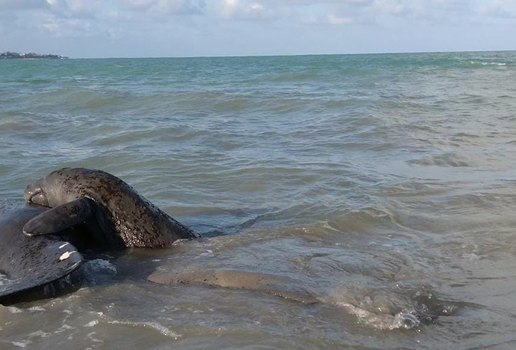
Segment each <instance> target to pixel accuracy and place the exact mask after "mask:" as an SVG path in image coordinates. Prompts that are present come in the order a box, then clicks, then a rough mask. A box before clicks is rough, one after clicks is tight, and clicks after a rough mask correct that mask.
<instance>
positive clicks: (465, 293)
mask: <svg viewBox="0 0 516 350" xmlns="http://www.w3.org/2000/svg"><path fill="white" fill-rule="evenodd" d="M0 148H1V151H0V152H1V158H0V215H5V214H6V213H9V212H12V211H14V210H16V209H17V208H20V207H23V206H24V202H23V197H22V195H23V191H24V189H25V186H27V184H29V183H31V182H33V181H34V180H37V179H38V178H40V177H42V176H44V175H46V174H47V173H49V172H50V171H52V170H54V169H58V168H61V167H79V166H80V167H88V168H96V169H102V170H105V171H108V172H110V173H112V174H114V175H116V176H118V177H120V178H122V179H123V180H125V181H126V182H127V183H129V184H130V185H132V186H133V187H134V188H135V189H136V190H137V191H138V192H139V193H140V194H141V195H143V196H145V197H146V198H147V199H149V200H150V201H152V202H153V203H155V204H156V205H158V206H159V207H160V208H162V209H163V210H164V211H166V212H167V213H169V214H170V215H172V216H173V217H174V218H176V219H177V220H179V221H181V222H182V223H184V224H186V225H188V226H190V227H191V228H192V229H193V230H195V231H197V232H198V233H200V234H201V235H203V236H204V238H202V239H199V240H195V241H187V242H182V243H180V244H178V245H177V246H175V247H173V248H171V249H164V250H145V249H134V250H128V251H126V252H122V253H115V252H105V253H103V254H102V255H100V256H98V257H97V258H96V259H94V260H91V261H89V262H88V263H86V264H85V267H86V269H85V270H86V271H87V272H86V274H85V278H84V283H83V286H82V287H81V288H80V289H79V290H77V291H75V292H72V293H69V294H66V295H64V296H61V297H58V298H54V299H44V300H39V301H33V302H27V303H22V304H15V305H11V306H0V348H1V349H20V348H24V349H45V348H47V349H54V348H55V349H57V348H62V349H64V348H68V349H170V348H178V349H514V348H516V332H515V329H516V328H515V327H516V326H515V325H516V52H481V53H475V52H472V53H430V54H427V53H421V54H420V53H417V54H375V55H328V56H285V57H234V58H177V59H176V58H163V59H98V60H96V59H84V60H82V59H69V60H3V61H0ZM0 244H1V242H0ZM205 269H225V270H230V271H232V270H236V271H239V272H241V271H243V272H249V273H264V274H272V275H274V276H277V277H278V278H279V279H280V280H281V279H284V281H285V288H286V289H288V288H290V287H291V286H289V284H291V283H294V282H295V283H296V284H297V285H298V286H303V287H306V288H309V289H310V290H312V291H313V293H314V295H315V296H316V298H317V300H318V302H317V303H313V304H307V303H302V302H298V301H295V300H290V299H286V298H282V297H280V296H277V295H274V294H271V293H268V292H267V291H261V290H246V289H230V288H222V287H216V286H206V285H197V284H186V285H179V286H177V285H160V284H155V283H152V282H150V281H148V280H147V276H148V275H149V274H151V273H152V272H153V271H156V270H157V271H178V270H187V271H203V270H205ZM293 281H294V282H293Z"/></svg>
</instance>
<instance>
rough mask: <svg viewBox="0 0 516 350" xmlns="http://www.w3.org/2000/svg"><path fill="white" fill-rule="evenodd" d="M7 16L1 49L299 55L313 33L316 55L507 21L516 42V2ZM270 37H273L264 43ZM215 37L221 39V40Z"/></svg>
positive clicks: (182, 2)
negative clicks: (49, 46)
mask: <svg viewBox="0 0 516 350" xmlns="http://www.w3.org/2000/svg"><path fill="white" fill-rule="evenodd" d="M0 16H1V18H0V34H1V37H2V44H3V45H4V47H0V51H2V50H8V49H9V50H16V47H17V46H20V47H22V46H23V47H31V46H38V47H39V46H41V45H43V42H44V41H45V40H47V41H48V42H54V43H55V45H56V47H59V45H60V44H59V43H62V45H64V46H66V45H76V46H75V47H80V45H81V44H80V43H81V42H82V40H81V39H85V41H89V42H91V44H90V45H92V46H91V47H92V48H91V50H92V51H93V52H95V45H97V43H98V45H99V47H100V46H102V47H103V48H106V47H108V48H111V47H113V52H115V51H116V48H117V47H118V46H120V47H124V49H125V50H126V51H127V52H128V51H129V50H130V48H131V47H134V51H135V52H137V51H138V48H139V47H142V46H144V47H150V48H153V47H156V50H166V48H169V47H174V48H175V47H179V46H181V47H183V48H185V50H194V51H188V52H191V53H193V52H195V53H196V54H197V53H204V54H209V52H210V51H209V49H207V48H209V47H211V48H215V49H216V50H219V47H220V50H222V49H223V47H222V46H223V45H226V46H227V47H228V48H230V49H231V50H232V51H231V53H232V54H237V53H238V50H239V48H240V47H245V48H246V49H247V51H246V52H253V53H259V52H260V48H259V47H258V46H256V48H254V46H253V45H259V44H258V43H259V42H263V43H264V44H263V45H266V44H265V43H267V42H277V44H276V45H277V47H279V48H280V49H282V48H285V50H289V51H288V52H293V51H294V49H293V48H292V47H290V46H289V45H291V43H294V42H299V47H303V48H306V50H310V46H309V44H306V43H305V44H302V43H304V41H305V40H308V39H307V38H312V39H310V40H312V41H311V44H310V45H312V47H317V48H318V51H317V52H321V51H324V50H323V49H322V48H323V45H324V44H325V45H327V47H330V48H331V49H332V50H336V49H335V48H336V47H340V46H339V45H341V46H342V45H344V44H348V43H351V42H352V41H353V40H355V42H360V44H361V45H358V44H357V45H355V46H353V47H354V48H356V47H358V48H359V49H360V50H363V51H366V50H372V51H374V50H376V49H374V48H373V49H368V46H367V44H368V42H369V43H372V44H370V45H376V44H377V43H380V44H382V45H387V44H386V42H387V41H385V40H383V41H382V40H381V39H379V38H381V37H382V36H383V35H387V33H389V35H390V37H391V38H398V37H402V36H403V35H405V34H406V33H405V32H407V31H411V32H412V33H411V34H412V37H414V38H416V37H419V38H420V37H422V36H423V34H421V33H416V31H417V30H420V31H426V32H430V31H431V30H433V29H432V28H437V27H438V28H442V29H440V32H439V33H446V32H448V33H449V32H452V31H454V29H455V28H458V27H460V28H462V30H463V32H464V33H469V32H471V33H473V32H477V33H478V31H479V30H481V29H483V30H485V31H490V32H491V31H492V32H493V33H494V31H495V30H497V29H496V28H502V26H503V29H504V30H502V29H500V34H499V37H500V38H506V39H505V40H502V39H500V40H501V42H503V43H504V45H506V46H504V47H507V48H514V45H516V43H514V40H513V39H512V38H508V39H507V35H508V34H507V33H510V32H511V29H512V28H514V27H515V26H516V0H319V1H314V0H108V1H106V0H0ZM344 28H346V30H343V29H344ZM479 28H481V29H479ZM396 31H397V32H396ZM288 35H290V37H289V38H287V36H288ZM345 35H351V36H353V38H359V37H360V35H363V38H362V37H360V38H361V39H353V38H352V39H349V38H348V37H345ZM471 35H473V34H471ZM263 36H268V37H266V39H264V40H261V39H260V38H261V37H263ZM339 36H340V37H341V39H340V40H337V37H339ZM214 37H217V38H219V39H218V40H219V42H218V43H217V45H215V44H214V40H213V38H214ZM250 37H253V38H254V39H253V40H250V39H249V38H250ZM407 37H408V34H407ZM492 37H493V38H494V37H496V36H495V35H494V34H493V35H492ZM20 38H22V41H23V42H21V43H20ZM35 38H38V39H35ZM63 38H73V39H74V40H64V39H63ZM171 38H173V39H171ZM342 38H344V39H342ZM435 38H436V39H433V41H434V42H437V43H438V42H439V38H438V37H435ZM61 39H63V40H62V41H60V40H61ZM113 39H116V40H113ZM443 39H449V38H448V37H444V38H443ZM36 40H39V41H36ZM124 40H125V41H124ZM172 40H175V41H174V44H173V45H172V44H170V43H171V41H172ZM239 40H240V41H239ZM368 40H369V41H368ZM393 40H394V39H393ZM414 40H415V39H414ZM418 40H419V42H421V39H418ZM400 41H401V39H400ZM448 41H450V40H448ZM477 41H478V40H477ZM181 42H184V44H181ZM511 42H512V44H511ZM70 43H74V44H70ZM75 43H77V44H75ZM326 43H327V44H326ZM343 43H344V44H343ZM505 43H506V44H505ZM9 45H11V46H9ZM239 45H240V46H239ZM282 45H283V46H282ZM292 45H293V44H292ZM511 45H512V46H511ZM70 47H71V46H70ZM70 50H72V49H70ZM169 50H172V49H169ZM270 50H271V49H270V48H269V47H265V49H262V51H266V52H267V53H270V52H271V51H270ZM382 50H383V46H382ZM84 51H85V50H84V49H82V48H81V52H84ZM162 52H163V55H166V54H167V52H172V53H171V54H176V51H162ZM188 52H184V54H186V55H188ZM216 52H217V53H218V52H219V51H216ZM59 53H61V52H59ZM62 53H64V54H68V55H70V56H73V55H74V54H73V52H71V51H70V52H66V51H64V52H62Z"/></svg>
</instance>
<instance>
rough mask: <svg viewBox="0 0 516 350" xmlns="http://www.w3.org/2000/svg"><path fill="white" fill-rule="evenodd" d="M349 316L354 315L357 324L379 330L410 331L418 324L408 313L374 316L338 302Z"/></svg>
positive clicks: (371, 313) (414, 317)
mask: <svg viewBox="0 0 516 350" xmlns="http://www.w3.org/2000/svg"><path fill="white" fill-rule="evenodd" d="M337 305H338V306H340V307H343V308H345V309H346V311H348V312H349V313H350V314H352V315H355V316H356V317H357V318H358V320H359V322H361V323H363V324H365V325H367V326H371V327H373V328H376V329H380V330H394V329H410V328H413V327H416V326H418V325H419V324H420V321H419V320H418V319H417V318H416V316H414V315H413V314H412V313H410V312H399V313H397V314H396V315H394V316H393V315H389V314H375V313H373V312H370V311H367V310H364V309H361V308H359V307H357V306H354V305H352V304H349V303H343V302H338V303H337Z"/></svg>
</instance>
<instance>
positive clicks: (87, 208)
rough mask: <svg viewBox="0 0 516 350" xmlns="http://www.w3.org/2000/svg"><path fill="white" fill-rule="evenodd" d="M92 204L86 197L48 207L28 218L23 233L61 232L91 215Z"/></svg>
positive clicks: (92, 210) (35, 234) (28, 234)
mask: <svg viewBox="0 0 516 350" xmlns="http://www.w3.org/2000/svg"><path fill="white" fill-rule="evenodd" d="M94 205H95V204H94V202H93V201H92V200H90V199H88V198H79V199H76V200H74V201H71V202H68V203H65V204H63V205H60V206H57V207H55V208H51V209H48V210H46V211H44V212H43V213H41V214H39V215H38V216H36V217H34V218H32V219H31V220H29V221H28V222H27V223H26V224H25V225H24V226H23V233H24V234H26V235H27V236H39V235H46V234H55V233H58V232H61V231H63V230H65V229H67V228H70V227H72V226H74V225H77V224H79V223H81V222H83V221H85V220H87V219H88V218H89V217H91V216H92V215H93V213H94V211H95V208H94Z"/></svg>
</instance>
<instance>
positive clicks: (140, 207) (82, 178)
mask: <svg viewBox="0 0 516 350" xmlns="http://www.w3.org/2000/svg"><path fill="white" fill-rule="evenodd" d="M24 197H25V199H26V201H27V202H29V203H35V204H38V205H42V206H46V207H50V208H55V207H59V206H62V205H63V204H66V203H69V202H72V201H75V200H77V199H81V198H87V199H89V200H91V201H92V204H93V205H92V207H93V208H94V209H93V212H94V213H93V215H95V217H96V221H97V222H98V225H99V227H100V228H101V230H102V231H103V233H104V235H106V237H105V238H106V240H107V241H108V245H109V246H110V247H111V248H124V247H146V248H165V247H170V246H171V245H172V244H173V243H174V242H175V241H176V240H178V239H190V238H196V237H197V236H196V234H195V233H194V232H193V231H192V230H190V229H189V228H188V227H186V226H184V225H182V224H181V223H179V222H178V221H176V220H174V219H173V218H171V217H170V216H169V215H167V214H166V213H164V212H163V211H161V210H160V209H159V208H158V207H156V206H155V205H153V204H152V203H150V202H149V201H148V200H147V199H145V198H144V197H142V196H140V195H139V194H138V193H137V192H136V191H135V190H134V189H133V188H132V187H131V186H129V185H128V184H127V183H125V182H124V181H122V180H121V179H119V178H117V177H116V176H113V175H111V174H109V173H107V172H104V171H101V170H90V169H84V168H64V169H60V170H56V171H53V172H52V173H50V174H49V175H47V176H46V177H44V178H42V179H40V180H38V181H37V182H35V183H33V184H31V185H29V186H27V189H26V190H25V194H24ZM50 210H52V209H50ZM44 216H45V213H43V214H42V219H45V217H44ZM40 219H41V218H40ZM26 227H27V225H26ZM24 229H25V227H24ZM47 233H50V232H47Z"/></svg>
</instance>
